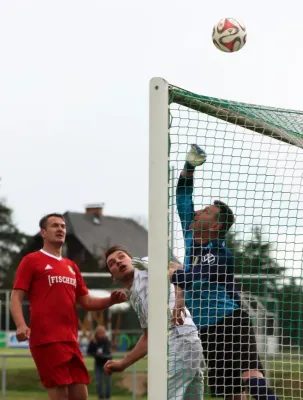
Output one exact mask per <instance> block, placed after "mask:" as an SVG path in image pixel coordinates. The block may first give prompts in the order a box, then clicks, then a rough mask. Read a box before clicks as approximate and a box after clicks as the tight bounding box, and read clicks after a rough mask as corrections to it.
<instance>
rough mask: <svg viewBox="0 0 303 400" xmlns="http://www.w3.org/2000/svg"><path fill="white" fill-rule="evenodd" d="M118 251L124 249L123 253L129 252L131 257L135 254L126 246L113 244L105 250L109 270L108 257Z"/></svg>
mask: <svg viewBox="0 0 303 400" xmlns="http://www.w3.org/2000/svg"><path fill="white" fill-rule="evenodd" d="M116 251H122V252H123V253H125V254H127V255H128V256H129V257H130V258H133V256H132V255H131V254H130V252H129V251H128V250H127V249H126V248H125V247H123V246H120V245H118V244H116V245H114V246H111V247H109V248H108V249H107V250H106V251H105V266H106V268H107V269H108V270H109V268H108V265H107V259H108V257H109V256H110V255H111V254H113V253H115V252H116Z"/></svg>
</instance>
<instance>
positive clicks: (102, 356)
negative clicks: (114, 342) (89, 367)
mask: <svg viewBox="0 0 303 400" xmlns="http://www.w3.org/2000/svg"><path fill="white" fill-rule="evenodd" d="M87 354H88V355H90V356H92V357H94V358H95V378H96V385H97V393H98V396H99V399H110V398H111V391H112V380H111V376H109V375H106V374H105V373H104V365H105V363H106V362H107V361H108V360H112V352H111V342H110V341H109V339H108V337H107V335H106V330H105V328H104V326H102V325H99V326H98V327H97V329H96V331H95V334H94V337H93V339H92V340H91V342H90V343H89V345H88V349H87ZM104 386H105V387H104ZM104 389H105V390H104Z"/></svg>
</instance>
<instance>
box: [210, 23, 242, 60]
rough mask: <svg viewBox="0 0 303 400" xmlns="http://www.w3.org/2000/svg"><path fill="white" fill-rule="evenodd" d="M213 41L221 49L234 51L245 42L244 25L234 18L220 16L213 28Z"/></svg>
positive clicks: (240, 47)
mask: <svg viewBox="0 0 303 400" xmlns="http://www.w3.org/2000/svg"><path fill="white" fill-rule="evenodd" d="M212 36H213V43H214V45H215V46H216V47H217V48H218V49H219V50H221V51H225V52H227V53H234V52H235V51H238V50H240V49H242V47H243V46H244V45H245V43H246V27H245V25H244V24H243V23H241V22H240V21H238V20H236V19H234V18H222V19H220V21H219V22H218V23H217V24H216V25H215V26H214V28H213V35H212Z"/></svg>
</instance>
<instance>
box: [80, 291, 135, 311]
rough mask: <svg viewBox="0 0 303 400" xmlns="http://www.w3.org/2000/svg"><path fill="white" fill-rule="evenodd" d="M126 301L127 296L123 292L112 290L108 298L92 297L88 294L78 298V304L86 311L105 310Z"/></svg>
mask: <svg viewBox="0 0 303 400" xmlns="http://www.w3.org/2000/svg"><path fill="white" fill-rule="evenodd" d="M126 300H127V295H126V293H125V292H124V290H114V291H113V292H111V294H110V296H109V297H94V296H91V295H90V294H86V295H84V296H80V297H78V303H79V304H80V306H81V307H82V308H84V309H85V310H87V311H95V310H105V309H106V308H109V307H111V306H113V305H114V304H119V303H124V302H125V301H126Z"/></svg>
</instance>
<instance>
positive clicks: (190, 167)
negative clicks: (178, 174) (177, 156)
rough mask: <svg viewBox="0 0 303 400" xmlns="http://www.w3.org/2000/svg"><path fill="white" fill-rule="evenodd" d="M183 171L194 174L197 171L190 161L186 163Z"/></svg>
mask: <svg viewBox="0 0 303 400" xmlns="http://www.w3.org/2000/svg"><path fill="white" fill-rule="evenodd" d="M183 169H184V171H188V172H194V171H195V167H193V166H192V165H191V163H189V162H188V161H185V164H184V167H183Z"/></svg>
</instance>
